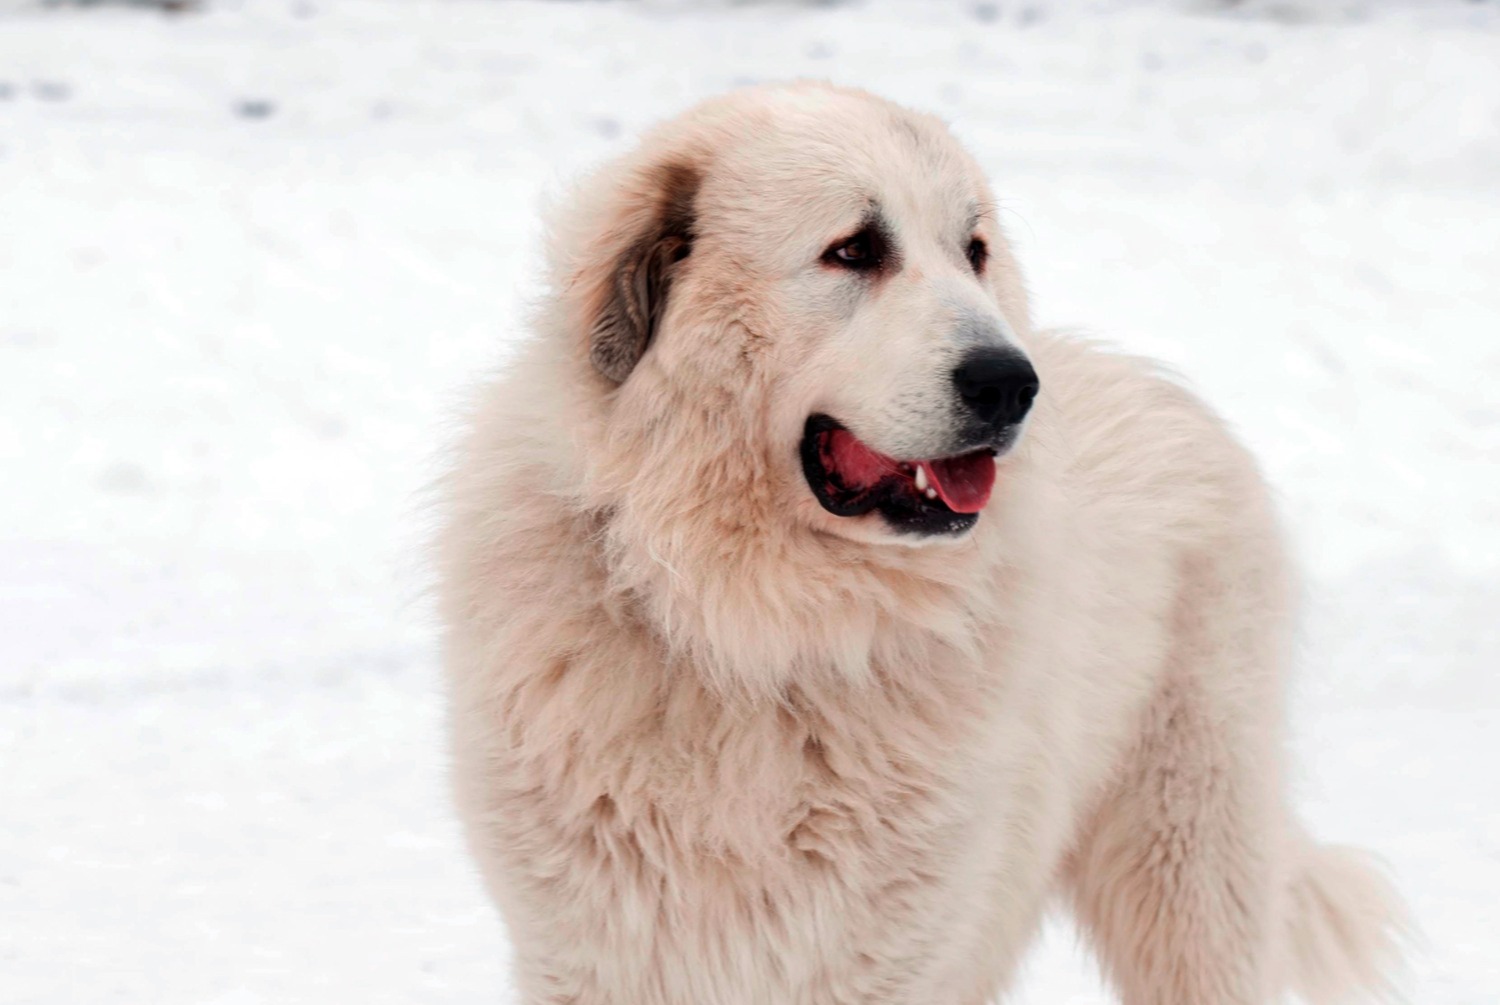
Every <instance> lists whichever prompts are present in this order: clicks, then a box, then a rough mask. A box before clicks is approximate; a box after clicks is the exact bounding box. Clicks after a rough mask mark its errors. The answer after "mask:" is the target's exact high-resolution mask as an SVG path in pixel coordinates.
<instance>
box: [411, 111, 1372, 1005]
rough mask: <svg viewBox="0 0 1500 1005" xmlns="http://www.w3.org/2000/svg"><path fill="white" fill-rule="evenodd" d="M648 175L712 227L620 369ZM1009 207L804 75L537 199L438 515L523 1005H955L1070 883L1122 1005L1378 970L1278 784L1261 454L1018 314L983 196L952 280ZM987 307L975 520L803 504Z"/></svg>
mask: <svg viewBox="0 0 1500 1005" xmlns="http://www.w3.org/2000/svg"><path fill="white" fill-rule="evenodd" d="M663 165H670V166H674V167H675V168H677V169H686V170H687V171H688V172H689V173H690V174H691V176H692V177H693V178H695V179H697V185H696V188H695V190H694V192H693V199H692V207H693V215H694V224H693V246H692V252H691V255H690V256H689V257H688V258H687V259H686V260H685V261H684V262H683V263H681V265H680V267H679V271H678V272H677V273H676V275H675V278H674V280H673V283H672V285H671V288H670V294H669V296H668V302H667V303H666V305H665V313H664V315H663V316H662V318H661V322H660V325H659V327H658V330H657V333H656V336H655V338H654V339H653V341H652V342H651V344H650V346H649V348H647V350H646V351H645V354H644V356H643V357H641V359H640V361H639V363H638V364H637V365H636V366H635V369H634V371H633V372H631V373H630V374H629V376H628V378H627V379H625V381H624V382H623V383H622V384H619V385H617V384H616V383H615V382H614V381H612V380H610V379H607V378H605V377H604V376H602V375H601V373H600V372H598V371H597V370H596V369H595V368H594V366H593V365H592V364H591V363H590V359H589V351H590V345H589V341H590V332H591V331H593V329H594V325H595V321H596V315H597V314H598V312H599V311H600V310H601V302H602V301H603V299H605V298H607V296H608V291H609V289H610V283H611V282H612V278H611V277H612V276H613V275H614V274H615V272H616V271H617V269H618V268H619V264H618V263H619V260H620V256H621V255H622V254H624V253H625V252H626V251H627V249H628V247H629V246H630V245H631V244H632V242H634V241H637V240H638V238H639V236H640V234H642V233H649V231H650V229H651V227H652V226H654V223H653V221H654V219H655V217H656V215H657V214H658V212H659V210H660V204H661V194H660V192H659V191H658V189H659V188H660V186H661V185H662V184H663V182H662V180H661V179H662V178H663V175H662V168H663ZM676 177H679V178H680V177H681V175H680V174H679V175H678V176H676ZM872 197H873V198H877V199H879V200H880V201H881V204H882V206H884V207H885V209H886V211H887V212H888V213H889V214H890V215H891V217H892V218H893V219H894V220H895V222H896V225H897V227H898V229H899V230H900V231H901V233H902V234H903V239H904V241H905V242H906V245H907V246H906V247H905V248H904V249H903V251H904V256H905V257H904V258H903V261H902V267H901V269H900V270H899V272H898V273H897V274H896V275H895V276H893V277H892V278H890V279H888V280H883V281H882V282H884V283H885V285H884V286H880V287H878V288H877V287H872V286H870V285H869V284H866V285H864V286H858V285H856V286H850V285H848V284H849V282H850V280H849V278H848V277H847V276H843V275H840V274H838V272H837V270H830V269H828V268H827V267H826V266H823V265H820V264H819V262H818V257H819V255H820V253H821V252H822V250H823V249H824V248H825V247H827V246H828V244H829V242H830V241H832V240H835V239H837V238H839V237H840V236H842V234H843V232H844V230H845V229H846V228H847V227H848V226H850V224H851V222H853V221H855V220H857V219H858V212H859V207H860V206H861V205H862V202H863V200H866V199H868V198H872ZM989 202H990V196H989V194H988V189H987V187H986V183H985V182H984V180H983V177H982V175H981V173H980V172H979V170H978V169H977V168H976V167H975V166H974V164H973V162H972V161H971V160H970V159H969V157H968V156H967V155H966V154H965V153H964V152H963V151H962V150H961V148H959V147H958V146H957V144H956V143H955V142H954V141H953V140H952V139H951V137H950V136H949V135H948V133H947V132H946V130H945V129H944V128H943V127H942V126H941V125H940V124H939V123H937V122H936V121H935V120H932V119H930V118H927V117H925V116H920V115H916V114H913V113H910V112H907V111H905V110H903V109H900V108H897V107H895V106H892V105H890V104H888V103H886V102H883V101H880V100H878V99H875V98H872V97H870V96H868V95H865V94H861V93H858V92H851V91H844V90H838V89H834V88H829V87H824V86H820V85H795V86H790V87H780V88H770V89H753V90H748V91H743V92H738V93H735V94H733V95H730V96H728V97H726V98H723V99H720V100H717V101H715V102H711V103H709V104H708V105H705V106H703V107H701V108H699V109H697V110H695V111H693V112H691V113H689V114H688V115H686V116H684V117H682V118H681V119H678V120H676V121H674V122H672V123H669V124H668V125H666V126H664V127H662V128H660V129H659V130H657V131H656V132H654V133H653V134H651V135H650V136H649V137H648V138H647V139H646V140H645V142H644V143H643V144H642V146H641V147H640V148H639V149H638V150H637V151H636V152H635V153H633V154H631V155H629V156H627V157H625V158H624V159H622V160H621V161H619V162H617V163H615V164H612V165H610V166H608V167H606V168H605V169H604V170H603V171H601V172H600V173H599V174H598V175H596V176H594V177H593V178H591V179H589V180H588V181H586V182H585V183H584V184H583V185H582V186H581V187H580V188H579V189H578V191H577V193H576V196H575V197H574V198H573V200H572V202H571V203H570V204H569V206H568V207H566V208H565V210H564V212H563V214H562V215H561V216H560V218H559V219H558V220H557V221H556V223H555V226H554V229H553V231H552V246H551V263H552V279H551V292H550V294H549V295H548V298H547V299H546V300H545V302H544V303H543V304H542V306H541V308H540V310H539V312H538V315H537V317H536V318H535V323H534V333H533V338H532V339H531V340H530V341H529V342H528V343H527V344H526V346H525V348H524V350H523V352H522V354H521V356H520V358H519V359H518V360H517V361H516V362H515V363H514V364H513V365H511V366H509V367H508V368H507V372H506V373H505V375H504V376H503V377H502V378H501V379H500V380H498V381H497V382H495V383H494V384H493V385H491V386H489V387H488V388H487V389H486V390H485V391H484V393H483V395H482V397H481V399H480V400H479V402H478V405H477V407H476V408H475V410H474V413H473V416H472V424H471V428H470V431H469V433H468V435H467V437H466V439H465V441H464V442H463V444H462V447H461V452H460V454H459V457H458V460H457V464H456V466H455V470H454V472H453V475H452V478H451V482H450V484H449V490H448V507H447V513H446V520H445V529H444V531H443V534H442V538H441V542H440V566H441V592H442V598H443V605H444V613H445V618H446V621H447V624H448V643H447V666H448V674H449V685H450V696H451V724H452V739H453V758H454V779H455V784H456V790H457V796H458V804H459V807H460V809H461V813H462V816H463V819H464V822H465V824H466V827H467V832H468V835H469V839H470V841H471V845H472V848H473V853H474V855H475V857H476V858H477V860H478V862H479V865H480V866H481V868H482V870H483V873H484V875H485V878H486V880H487V882H488V885H489V887H490V890H491V892H492V893H493V895H494V897H495V899H496V900H497V902H498V903H499V905H500V907H501V909H502V911H503V913H504V916H505V919H506V921H507V923H508V927H509V930H510V933H511V936H512V939H513V942H514V946H515V951H516V968H517V974H518V979H519V981H520V984H521V987H522V989H523V999H524V1001H526V1002H527V1003H529V1005H541V1003H555V1005H561V1003H572V1005H605V1003H608V1005H836V1003H837V1005H854V1003H861V1005H896V1003H902V1005H935V1003H952V1005H978V1003H981V1002H986V1001H990V1000H992V999H993V998H994V997H996V996H997V995H999V994H1000V993H1001V992H1002V991H1003V989H1004V988H1005V986H1006V984H1007V981H1008V980H1009V978H1010V976H1011V974H1012V972H1013V970H1014V968H1015V964H1016V961H1017V959H1018V957H1019V956H1020V955H1021V953H1022V951H1023V950H1024V949H1025V947H1026V945H1027V943H1028V940H1029V939H1030V938H1031V936H1032V934H1033V932H1034V931H1035V929H1036V926H1037V921H1038V916H1039V915H1040V914H1041V912H1042V911H1043V909H1044V906H1045V904H1046V903H1047V902H1048V900H1049V898H1051V897H1053V896H1055V895H1060V896H1062V897H1064V898H1065V899H1066V900H1068V901H1069V902H1070V903H1071V904H1072V905H1073V906H1074V907H1075V909H1076V911H1077V914H1078V917H1079V919H1080V921H1081V923H1082V925H1083V927H1084V928H1085V930H1086V931H1087V933H1088V935H1089V937H1090V939H1091V941H1092V943H1093V945H1094V947H1095V948H1096V950H1097V953H1098V955H1099V958H1100V959H1101V961H1102V963H1103V966H1104V968H1105V970H1106V972H1107V974H1108V975H1109V977H1110V979H1111V980H1112V981H1113V983H1114V984H1115V986H1116V987H1117V988H1118V989H1119V992H1120V994H1121V996H1122V998H1123V1000H1124V1001H1125V1002H1126V1003H1129V1005H1147V1003H1152V1005H1165V1003H1174V1005H1186V1003H1197V1005H1217V1003H1251V1002H1257V1003H1258V1002H1266V1001H1272V1000H1277V999H1278V998H1279V997H1280V996H1281V994H1282V993H1283V991H1284V990H1285V989H1286V988H1288V987H1295V988H1297V989H1299V990H1300V991H1302V992H1303V993H1305V994H1307V995H1309V996H1311V997H1312V999H1313V1000H1315V1001H1318V1002H1331V1001H1335V1000H1340V999H1341V998H1342V996H1344V995H1346V994H1347V993H1349V992H1353V991H1357V990H1359V989H1365V990H1368V991H1379V990H1380V989H1381V988H1382V987H1383V984H1382V981H1383V973H1384V971H1383V966H1384V964H1385V963H1386V962H1387V961H1388V956H1387V954H1388V951H1389V949H1390V947H1391V932H1392V926H1393V921H1394V918H1395V913H1394V912H1395V909H1396V908H1395V902H1394V900H1393V899H1392V897H1391V895H1390V894H1389V893H1388V891H1387V890H1386V888H1385V886H1384V885H1383V883H1382V882H1381V881H1380V879H1379V878H1378V876H1377V874H1376V873H1374V872H1373V871H1371V870H1370V869H1368V868H1367V867H1365V866H1364V865H1361V864H1359V862H1358V860H1357V859H1355V858H1352V857H1350V856H1348V855H1345V854H1344V853H1341V852H1336V851H1333V850H1329V849H1320V848H1318V847H1316V846H1314V845H1313V844H1311V843H1310V842H1309V841H1308V839H1307V838H1306V837H1305V836H1304V835H1303V833H1302V831H1301V830H1300V829H1299V827H1298V826H1297V824H1296V823H1295V822H1294V821H1293V820H1292V819H1291V817H1290V816H1289V813H1288V810H1287V805H1286V794H1285V784H1284V775H1285V771H1284V768H1283V761H1282V745H1283V743H1282V732H1283V711H1282V694H1283V688H1284V675H1285V667H1286V663H1287V648H1288V646H1287V635H1288V610H1289V606H1290V598H1291V593H1292V591H1291V588H1290V586H1289V581H1288V574H1287V569H1286V564H1285V561H1284V557H1283V550H1282V542H1281V536H1280V534H1279V533H1278V530H1277V527H1276V524H1275V520H1274V518H1273V515H1272V513H1271V508H1270V506H1269V505H1268V502H1267V494H1266V490H1265V488H1264V486H1263V484H1262V481H1261V479H1260V477H1259V475H1258V474H1257V472H1256V468H1255V466H1254V464H1253V463H1252V461H1251V460H1250V458H1249V457H1247V456H1246V454H1245V452H1244V451H1243V450H1242V449H1241V448H1240V447H1239V446H1238V445H1236V443H1235V442H1234V441H1233V440H1232V439H1231V438H1230V437H1229V436H1228V435H1227V433H1226V432H1225V430H1224V428H1223V426H1222V424H1221V423H1220V422H1219V421H1218V420H1217V419H1216V418H1215V417H1214V416H1213V415H1212V414H1211V413H1210V412H1209V411H1208V410H1207V409H1206V408H1205V407H1204V406H1203V405H1202V404H1201V403H1199V402H1198V401H1197V400H1195V399H1194V398H1193V397H1192V396H1191V395H1190V394H1188V393H1187V392H1185V391H1183V390H1182V389H1181V388H1179V387H1178V386H1176V385H1175V384H1173V383H1172V382H1170V381H1169V380H1166V379H1164V378H1163V377H1162V376H1161V375H1159V374H1158V373H1156V372H1155V371H1154V369H1153V368H1152V367H1151V366H1150V365H1149V364H1146V363H1143V362H1141V361H1139V360H1136V359H1132V358H1128V357H1125V356H1121V355H1117V354H1113V353H1110V352H1106V351H1103V350H1101V349H1100V348H1097V347H1095V346H1092V345H1089V344H1087V343H1085V342H1082V341H1079V340H1075V339H1071V338H1066V337H1063V336H1060V335H1056V334H1051V333H1043V332H1036V331H1033V330H1032V329H1031V325H1030V319H1029V317H1028V313H1027V306H1026V300H1025V295H1024V293H1023V289H1022V285H1021V281H1020V276H1019V273H1018V272H1017V270H1016V267H1015V264H1014V263H1013V262H1012V261H1011V259H1010V256H1009V254H1008V252H1007V251H1006V250H1005V245H1004V239H1003V235H1001V233H1000V232H999V230H998V227H997V224H996V222H995V220H994V219H993V214H984V213H983V212H982V213H981V217H982V219H981V220H980V221H979V222H978V224H977V226H978V233H980V234H981V235H983V236H984V238H985V239H986V240H987V241H988V243H989V245H990V247H991V251H992V255H991V260H990V263H989V266H988V268H987V270H986V273H985V276H984V277H983V278H975V277H974V276H973V275H972V273H970V272H967V271H966V268H967V267H966V265H965V263H964V260H963V256H962V248H963V242H965V241H966V240H967V238H968V236H969V235H968V233H967V232H966V231H965V230H964V229H963V228H966V227H967V226H968V225H969V221H968V220H967V219H966V214H967V213H968V211H969V208H970V205H971V204H973V203H977V204H978V205H979V206H980V208H981V210H983V208H984V207H985V206H986V205H987V204H989ZM851 214H852V215H851ZM976 314H977V315H982V316H984V317H988V318H990V319H992V320H995V321H996V322H997V323H998V324H999V330H1001V331H1002V332H1003V335H1004V338H1005V339H1007V340H1011V341H1014V342H1015V343H1017V344H1018V345H1020V346H1023V347H1024V349H1025V351H1026V352H1027V353H1028V354H1029V355H1030V357H1031V358H1032V360H1033V362H1034V364H1035V366H1036V369H1037V371H1038V373H1039V374H1040V377H1041V382H1042V392H1041V396H1040V397H1039V399H1038V401H1037V404H1036V406H1035V408H1034V410H1033V414H1032V417H1031V419H1030V421H1029V424H1028V426H1027V429H1026V432H1025V435H1024V437H1023V438H1022V440H1021V442H1020V445H1019V446H1018V447H1017V448H1016V449H1015V450H1014V451H1012V452H1011V453H1010V454H1008V455H1006V456H1005V457H1003V458H1002V460H1001V463H1000V474H999V480H998V483H997V487H996V491H995V496H994V498H993V500H992V501H991V502H990V504H989V506H988V507H987V508H986V510H985V511H984V512H983V513H982V515H981V517H980V519H979V523H978V525H977V527H976V528H975V529H974V530H973V531H972V532H971V533H969V534H968V535H966V536H964V537H962V538H961V539H959V540H956V541H953V540H930V541H923V542H916V543H913V542H911V541H908V540H904V539H902V538H900V537H899V536H898V535H894V534H892V533H891V532H889V531H888V530H887V529H885V527H884V525H883V524H882V523H881V520H880V518H879V516H878V515H870V516H867V517H859V518H840V517H835V516H832V515H831V514H829V513H826V512H824V511H823V510H822V509H821V508H820V507H819V506H818V504H817V502H816V501H815V499H814V498H813V496H812V494H811V492H810V491H809V489H808V486H807V484H806V482H805V480H804V476H803V474H802V471H801V468H800V466H799V463H798V456H797V443H798V438H799V436H800V434H801V424H802V423H803V421H804V420H805V419H806V417H807V415H808V414H809V413H810V412H813V411H819V410H822V411H827V412H829V413H830V414H833V415H835V416H837V417H840V418H842V419H843V420H844V421H846V422H847V423H849V424H850V426H851V428H855V429H856V430H858V431H859V433H860V435H861V436H862V437H865V438H866V439H868V440H870V442H871V443H872V444H873V445H875V446H876V447H877V448H879V449H883V450H886V451H887V452H890V453H901V452H903V451H906V455H907V456H924V450H925V449H926V444H927V443H928V441H929V440H930V439H931V437H933V436H935V435H936V434H937V432H938V431H940V427H941V416H939V417H938V418H936V419H934V418H931V416H930V415H929V406H931V405H932V403H933V401H934V400H935V398H934V396H935V395H936V394H938V393H939V390H940V387H939V385H941V383H942V382H941V380H939V379H938V378H937V377H935V376H934V374H939V373H941V372H945V368H947V367H949V366H950V365H951V357H950V356H948V355H945V354H946V353H948V352H949V350H950V348H951V347H949V346H948V345H947V343H945V342H944V341H943V340H944V338H945V337H946V335H945V333H947V332H949V331H950V330H951V329H952V328H953V326H954V324H956V323H958V322H959V321H961V320H962V319H963V318H965V317H973V316H976ZM1205 337H1208V336H1207V335H1205ZM924 347H925V348H924ZM928 356H931V357H932V358H933V359H932V360H929V359H928V358H927V357H928ZM934 360H935V362H934ZM903 395H906V397H905V398H903ZM902 402H906V403H907V404H908V405H910V406H911V415H912V416H913V417H912V418H911V419H910V421H906V417H904V416H903V414H902V410H903V408H904V407H906V406H905V405H903V404H902ZM924 416H925V418H924ZM933 442H935V441H933Z"/></svg>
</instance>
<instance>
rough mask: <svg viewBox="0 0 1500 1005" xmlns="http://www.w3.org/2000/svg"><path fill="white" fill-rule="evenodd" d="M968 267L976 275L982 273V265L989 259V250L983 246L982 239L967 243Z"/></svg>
mask: <svg viewBox="0 0 1500 1005" xmlns="http://www.w3.org/2000/svg"><path fill="white" fill-rule="evenodd" d="M968 256H969V267H970V268H971V269H973V270H974V273H975V274H976V275H978V274H979V273H981V272H983V271H984V263H985V262H986V261H987V260H988V259H989V257H990V249H989V248H988V247H986V246H985V243H984V240H983V238H978V237H976V238H974V239H973V240H971V241H970V242H969V250H968Z"/></svg>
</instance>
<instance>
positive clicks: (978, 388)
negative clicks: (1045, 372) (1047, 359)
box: [953, 349, 1042, 427]
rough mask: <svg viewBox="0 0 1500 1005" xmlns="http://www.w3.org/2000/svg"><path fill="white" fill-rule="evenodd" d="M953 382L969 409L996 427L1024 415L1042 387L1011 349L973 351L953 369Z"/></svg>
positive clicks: (1017, 420)
mask: <svg viewBox="0 0 1500 1005" xmlns="http://www.w3.org/2000/svg"><path fill="white" fill-rule="evenodd" d="M953 384H954V386H955V387H957V388H958V396H959V397H960V398H962V399H963V401H964V404H965V405H967V406H969V410H970V411H971V412H973V413H974V414H975V415H977V416H978V417H979V418H980V419H981V420H983V421H984V422H985V423H986V424H988V425H991V426H996V427H999V426H1008V425H1011V424H1013V423H1017V422H1020V421H1021V420H1022V419H1024V418H1026V412H1027V411H1028V410H1029V409H1030V408H1031V402H1032V400H1033V399H1034V398H1036V393H1037V391H1039V390H1040V389H1041V386H1042V385H1041V382H1040V381H1038V380H1037V379H1036V371H1035V370H1033V369H1032V368H1031V362H1030V361H1029V360H1028V359H1027V358H1026V357H1025V356H1022V355H1021V354H1020V353H1018V352H1016V351H1015V350H1014V349H976V350H974V351H973V352H971V353H969V355H967V356H965V357H964V361H963V362H962V363H960V364H959V366H958V369H956V370H954V371H953Z"/></svg>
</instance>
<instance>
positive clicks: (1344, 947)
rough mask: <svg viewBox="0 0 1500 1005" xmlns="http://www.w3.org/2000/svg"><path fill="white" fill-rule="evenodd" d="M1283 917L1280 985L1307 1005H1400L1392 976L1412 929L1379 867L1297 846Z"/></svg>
mask: <svg viewBox="0 0 1500 1005" xmlns="http://www.w3.org/2000/svg"><path fill="white" fill-rule="evenodd" d="M1288 911H1289V913H1288V915H1287V920H1286V931H1285V933H1284V937H1285V938H1286V940H1287V942H1286V947H1287V949H1286V951H1287V965H1288V970H1289V973H1288V975H1287V976H1288V981H1287V983H1288V984H1289V985H1290V986H1291V988H1292V989H1293V990H1294V991H1296V992H1297V994H1299V995H1301V996H1302V997H1303V998H1304V999H1306V1000H1307V1001H1308V1002H1311V1003H1313V1005H1334V1003H1343V1002H1353V1001H1361V1000H1363V1001H1384V1002H1395V1001H1400V1000H1401V996H1400V993H1399V992H1398V990H1397V988H1396V984H1395V982H1394V975H1395V972H1396V971H1397V970H1398V969H1399V967H1400V964H1401V961H1402V957H1403V955H1404V952H1403V950H1404V948H1405V945H1406V944H1407V943H1408V942H1409V941H1410V938H1411V935H1412V928H1411V923H1410V921H1409V918H1408V915H1407V910H1406V907H1405V905H1404V904H1403V903H1402V901H1401V897H1400V895H1399V894H1398V893H1397V892H1396V890H1395V888H1394V887H1393V886H1392V885H1391V883H1390V882H1389V881H1388V880H1387V879H1386V878H1385V875H1384V873H1383V871H1382V869H1381V867H1380V863H1379V862H1377V861H1375V860H1374V859H1373V858H1372V857H1371V856H1368V855H1366V854H1365V853H1363V852H1361V851H1359V850H1358V849H1354V848H1341V847H1335V846H1330V845H1324V846H1319V845H1315V844H1313V843H1312V842H1311V841H1304V842H1303V843H1302V853H1301V855H1300V857H1299V860H1298V863H1297V866H1296V872H1295V874H1294V875H1293V876H1292V885H1291V890H1290V895H1289V897H1288Z"/></svg>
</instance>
